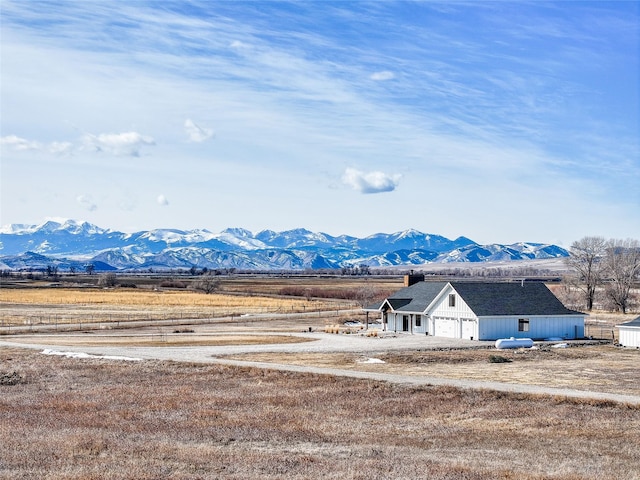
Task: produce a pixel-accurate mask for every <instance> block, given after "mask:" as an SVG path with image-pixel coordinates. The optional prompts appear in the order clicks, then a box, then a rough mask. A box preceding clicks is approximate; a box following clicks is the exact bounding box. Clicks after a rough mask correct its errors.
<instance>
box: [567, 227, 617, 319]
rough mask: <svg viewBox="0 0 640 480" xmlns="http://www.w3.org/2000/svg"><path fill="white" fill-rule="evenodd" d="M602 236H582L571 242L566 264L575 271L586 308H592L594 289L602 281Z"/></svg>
mask: <svg viewBox="0 0 640 480" xmlns="http://www.w3.org/2000/svg"><path fill="white" fill-rule="evenodd" d="M606 244H607V242H606V240H605V239H604V238H603V237H584V238H582V239H580V240H578V241H575V242H573V243H572V244H571V247H570V249H569V257H568V258H567V260H566V261H567V265H568V266H569V267H571V268H572V269H573V270H574V271H575V272H576V277H577V278H576V280H577V287H578V288H579V289H580V290H581V291H582V292H583V294H584V298H585V301H586V307H587V310H589V311H591V310H592V309H593V301H594V299H595V296H596V289H597V288H598V285H600V284H601V283H602V269H603V266H602V258H603V256H604V254H605V250H606Z"/></svg>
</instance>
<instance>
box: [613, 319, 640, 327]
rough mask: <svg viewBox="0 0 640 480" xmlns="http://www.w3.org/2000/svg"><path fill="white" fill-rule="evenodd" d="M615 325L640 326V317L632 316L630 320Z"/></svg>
mask: <svg viewBox="0 0 640 480" xmlns="http://www.w3.org/2000/svg"><path fill="white" fill-rule="evenodd" d="M617 326H618V327H640V317H638V318H634V319H633V320H631V321H630V322H624V323H621V324H620V325H617Z"/></svg>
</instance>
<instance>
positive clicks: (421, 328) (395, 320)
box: [386, 312, 428, 335]
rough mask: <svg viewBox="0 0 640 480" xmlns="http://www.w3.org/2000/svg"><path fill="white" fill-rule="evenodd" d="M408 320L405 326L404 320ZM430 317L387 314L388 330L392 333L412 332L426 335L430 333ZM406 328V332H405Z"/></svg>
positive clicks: (412, 314)
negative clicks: (428, 323)
mask: <svg viewBox="0 0 640 480" xmlns="http://www.w3.org/2000/svg"><path fill="white" fill-rule="evenodd" d="M405 317H406V318H407V323H406V325H405V320H404V318H405ZM427 321H428V317H427V316H426V315H418V314H415V313H404V312H395V313H391V312H390V313H388V314H387V325H386V330H388V331H390V332H410V333H416V334H420V333H421V334H423V335H424V334H425V333H427V331H428V325H427ZM405 326H406V330H405Z"/></svg>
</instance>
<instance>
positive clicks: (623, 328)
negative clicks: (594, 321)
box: [616, 317, 640, 348]
mask: <svg viewBox="0 0 640 480" xmlns="http://www.w3.org/2000/svg"><path fill="white" fill-rule="evenodd" d="M616 326H617V327H618V331H619V333H620V339H619V340H618V342H619V343H620V345H622V346H623V347H635V348H640V317H638V318H636V319H635V320H631V321H630V322H626V323H622V324H620V325H616Z"/></svg>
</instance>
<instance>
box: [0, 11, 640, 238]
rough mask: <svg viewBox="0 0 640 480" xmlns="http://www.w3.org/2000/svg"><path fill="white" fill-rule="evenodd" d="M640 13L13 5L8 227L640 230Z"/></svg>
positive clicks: (362, 232)
mask: <svg viewBox="0 0 640 480" xmlns="http://www.w3.org/2000/svg"><path fill="white" fill-rule="evenodd" d="M639 5H640V4H639V3H638V2H631V1H628V2H555V3H547V2H540V1H535V2H529V3H527V2H514V3H511V2H506V1H500V2H446V3H437V2H408V1H407V2H393V1H376V2H364V1H358V2H349V1H339V2H330V1H315V2H285V1H279V2H266V1H260V2H257V1H256V2H242V1H220V2H210V1H202V2H198V1H193V2H186V1H181V2H171V1H155V2H147V1H142V0H138V1H135V2H125V1H120V2H119V1H114V2H98V1H82V2H78V1H73V2H64V1H56V2H38V1H29V2H23V1H11V0H2V1H1V3H0V6H1V19H0V26H1V35H2V36H1V52H0V53H1V60H2V64H1V76H2V77H1V92H0V93H1V98H0V102H1V104H0V106H1V119H0V128H1V131H0V134H1V135H0V136H1V146H0V147H1V149H2V150H1V154H2V160H1V161H2V164H1V170H0V173H1V178H0V182H1V187H2V193H1V195H2V196H1V210H0V216H1V219H0V220H1V223H2V224H8V223H30V224H37V223H41V222H43V221H45V219H47V218H74V219H79V220H87V221H90V222H92V223H95V224H97V225H99V226H101V227H104V228H112V229H116V230H121V231H136V230H142V229H151V228H180V229H193V228H207V229H209V230H212V231H214V232H215V231H220V230H222V229H224V228H226V227H243V228H247V229H249V230H252V231H254V232H258V231H260V230H262V229H266V228H269V229H273V230H286V229H291V228H296V227H306V228H309V229H310V230H314V231H323V232H326V233H330V234H333V235H338V234H343V233H345V234H350V235H357V236H366V235H370V234H373V233H376V232H395V231H400V230H405V229H408V228H415V229H418V230H421V231H423V232H428V233H437V234H441V235H445V236H447V237H450V238H455V237H457V236H459V235H466V236H468V237H470V238H472V239H473V240H475V241H477V242H480V243H494V242H500V243H511V242H517V241H537V242H547V243H557V244H561V245H564V246H568V245H570V244H571V242H572V241H574V240H577V239H579V238H582V237H583V236H586V235H602V236H605V237H607V238H627V237H632V238H636V239H637V238H640V193H639V191H640V189H639V188H638V185H640V141H639V138H640V133H639V132H640V125H639V118H640V101H639V98H638V96H639V85H640V78H639V77H640V52H639V48H640V47H639V45H640V33H639V32H640V20H639V18H640V7H639Z"/></svg>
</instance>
